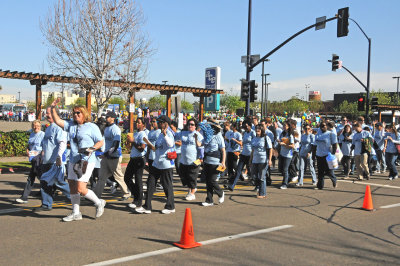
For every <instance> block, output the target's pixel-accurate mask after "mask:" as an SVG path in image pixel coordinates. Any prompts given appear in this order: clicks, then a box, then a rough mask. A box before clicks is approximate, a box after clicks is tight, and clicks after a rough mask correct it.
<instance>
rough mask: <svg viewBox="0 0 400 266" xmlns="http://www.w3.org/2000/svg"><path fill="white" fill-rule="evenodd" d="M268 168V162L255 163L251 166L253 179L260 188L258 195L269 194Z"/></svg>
mask: <svg viewBox="0 0 400 266" xmlns="http://www.w3.org/2000/svg"><path fill="white" fill-rule="evenodd" d="M267 170H268V163H253V164H252V167H251V172H252V175H253V179H254V180H255V182H256V186H257V187H258V188H259V191H258V195H259V196H266V195H267V182H266V174H267Z"/></svg>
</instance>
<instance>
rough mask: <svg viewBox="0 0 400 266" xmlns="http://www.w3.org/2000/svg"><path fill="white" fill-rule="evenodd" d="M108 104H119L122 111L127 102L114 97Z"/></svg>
mask: <svg viewBox="0 0 400 266" xmlns="http://www.w3.org/2000/svg"><path fill="white" fill-rule="evenodd" d="M108 104H119V108H120V109H122V106H124V105H125V104H126V101H125V100H124V99H122V98H121V97H113V98H111V99H110V100H109V101H108Z"/></svg>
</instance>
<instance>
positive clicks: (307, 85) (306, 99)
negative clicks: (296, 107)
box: [305, 84, 310, 102]
mask: <svg viewBox="0 0 400 266" xmlns="http://www.w3.org/2000/svg"><path fill="white" fill-rule="evenodd" d="M309 88H310V84H306V98H305V101H306V102H308V98H307V92H308V89H309Z"/></svg>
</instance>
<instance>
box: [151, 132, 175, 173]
mask: <svg viewBox="0 0 400 266" xmlns="http://www.w3.org/2000/svg"><path fill="white" fill-rule="evenodd" d="M167 136H168V138H170V139H171V141H172V146H168V144H167V141H166V140H165V136H164V134H160V135H158V138H157V140H156V143H155V146H156V157H155V159H154V162H153V166H154V167H155V168H157V169H169V168H172V167H174V160H170V159H168V157H167V153H168V152H171V151H173V150H174V149H175V148H174V147H175V145H174V144H173V143H174V136H173V135H172V133H171V132H170V131H169V130H167Z"/></svg>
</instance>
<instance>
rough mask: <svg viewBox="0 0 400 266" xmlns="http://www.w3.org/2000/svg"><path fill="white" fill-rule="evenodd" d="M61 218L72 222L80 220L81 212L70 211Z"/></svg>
mask: <svg viewBox="0 0 400 266" xmlns="http://www.w3.org/2000/svg"><path fill="white" fill-rule="evenodd" d="M62 220H63V221H64V222H72V221H79V220H82V213H77V214H74V213H71V214H70V215H68V216H67V217H64V218H62Z"/></svg>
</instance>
